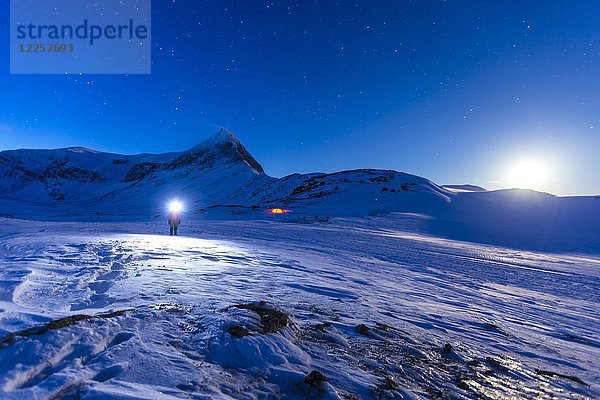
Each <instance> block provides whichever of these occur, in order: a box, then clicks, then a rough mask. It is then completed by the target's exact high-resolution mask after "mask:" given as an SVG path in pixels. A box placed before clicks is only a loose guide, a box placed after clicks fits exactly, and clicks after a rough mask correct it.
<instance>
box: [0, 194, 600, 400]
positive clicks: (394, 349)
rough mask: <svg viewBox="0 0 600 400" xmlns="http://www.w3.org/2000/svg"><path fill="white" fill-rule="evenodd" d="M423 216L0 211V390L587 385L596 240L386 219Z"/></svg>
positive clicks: (219, 394) (597, 333)
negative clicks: (100, 219)
mask: <svg viewBox="0 0 600 400" xmlns="http://www.w3.org/2000/svg"><path fill="white" fill-rule="evenodd" d="M473 195H485V193H474V194H473ZM427 218H429V217H427ZM427 218H425V217H423V216H421V215H416V216H409V215H385V216H371V217H362V218H350V219H341V218H330V219H329V220H327V221H325V220H322V219H308V218H298V219H287V220H283V219H281V220H278V221H264V220H258V221H199V220H189V219H188V220H184V223H183V225H182V227H181V231H182V233H183V234H185V235H186V236H180V237H169V236H165V235H164V232H165V231H166V229H165V228H166V227H165V226H164V225H165V223H164V222H161V223H156V222H147V223H74V222H32V221H24V220H14V219H2V220H0V223H1V224H0V397H1V398H3V399H52V398H64V399H80V398H81V399H106V398H109V399H181V398H185V399H189V398H192V399H210V398H214V399H255V398H283V397H285V398H290V399H294V398H297V399H303V398H315V399H316V398H327V399H336V398H341V399H368V398H397V399H421V398H457V399H461V398H465V399H466V398H490V399H509V398H510V399H515V398H519V399H520V398H576V399H592V398H598V396H600V376H599V372H598V371H600V362H599V361H598V360H600V310H599V308H598V304H599V302H600V257H599V256H598V255H597V253H596V254H587V255H584V254H560V253H552V254H550V253H542V252H532V251H524V250H513V249H509V248H504V247H495V246H490V245H482V244H475V243H467V242H461V241H457V240H451V239H447V238H445V239H444V238H440V237H437V236H432V235H430V234H427V233H426V232H425V231H424V230H423V229H406V230H401V229H398V226H408V225H406V221H407V220H409V221H412V223H414V224H416V223H417V222H416V221H419V220H420V219H425V220H428V219H427ZM284 221H287V222H284ZM294 222H296V223H294ZM261 301H265V302H266V303H264V304H261V303H259V302H261ZM248 304H252V306H247V305H248ZM236 305H237V306H238V307H236ZM252 307H254V309H255V310H256V307H263V309H267V310H273V309H277V310H280V311H281V312H283V313H284V314H285V315H287V316H289V321H284V323H282V324H281V325H280V326H279V327H276V329H274V330H273V332H266V330H265V326H266V325H265V323H264V321H263V320H262V317H261V315H259V313H258V312H257V311H253V309H252ZM74 315H81V316H82V317H78V318H75V319H72V320H64V319H62V320H61V318H65V317H73V316H74ZM91 317H94V318H91ZM52 321H55V322H53V323H52ZM278 321H279V322H281V319H279V320H278ZM32 327H33V328H34V329H31V328H32ZM36 327H37V329H35V328H36ZM233 327H236V328H234V329H232V330H230V329H231V328H233ZM279 328H281V329H279ZM236 329H237V331H236ZM230 332H234V333H235V332H242V333H244V332H245V333H248V334H249V335H247V336H242V337H240V338H237V337H236V336H235V335H234V334H232V333H230ZM245 333H244V334H245ZM240 336H241V335H240ZM312 371H319V372H320V373H322V374H323V375H324V376H325V377H326V380H325V381H323V382H321V381H320V380H319V379H315V377H317V378H318V377H319V375H318V374H315V373H313V374H312V375H310V376H311V378H307V376H309V374H310V373H311V372H312Z"/></svg>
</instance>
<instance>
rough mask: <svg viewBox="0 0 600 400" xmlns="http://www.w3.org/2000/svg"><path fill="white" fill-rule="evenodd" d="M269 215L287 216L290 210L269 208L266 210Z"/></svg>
mask: <svg viewBox="0 0 600 400" xmlns="http://www.w3.org/2000/svg"><path fill="white" fill-rule="evenodd" d="M267 211H268V212H269V213H270V214H287V213H289V212H290V210H284V209H283V208H271V209H270V210H267Z"/></svg>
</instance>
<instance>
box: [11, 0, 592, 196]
mask: <svg viewBox="0 0 600 400" xmlns="http://www.w3.org/2000/svg"><path fill="white" fill-rule="evenodd" d="M8 3H9V2H8V1H3V2H2V5H1V6H0V7H1V8H0V20H1V21H4V23H3V24H2V27H1V28H0V47H1V50H2V54H4V57H2V59H1V60H2V61H1V62H0V93H1V95H0V150H4V149H12V148H21V147H27V148H56V147H66V146H85V147H90V148H94V149H97V150H103V151H111V152H119V153H139V152H167V151H176V150H184V149H186V148H189V147H192V146H193V145H195V144H197V143H198V142H200V141H201V140H202V139H204V138H205V137H207V136H209V135H210V134H212V133H214V131H216V130H217V129H218V128H219V127H221V126H223V127H226V128H228V129H229V130H231V131H232V132H234V133H235V134H236V135H237V136H238V137H239V138H240V139H241V140H242V142H243V143H244V144H245V145H246V147H248V149H249V150H250V152H251V153H252V154H253V155H254V156H255V157H256V158H257V159H258V160H259V161H260V162H261V163H262V164H263V165H264V167H265V170H266V171H267V173H268V174H270V175H273V176H283V175H286V174H290V173H293V172H315V171H321V172H331V171H335V170H342V169H351V168H365V167H372V168H390V169H396V170H400V171H405V172H409V173H414V174H417V175H421V176H424V177H427V178H429V179H431V180H433V181H435V182H436V183H439V184H449V183H473V184H478V185H482V186H484V187H487V188H491V189H495V188H502V187H513V186H518V185H522V184H521V182H522V181H523V180H522V179H520V174H525V175H527V176H526V178H527V179H525V181H526V182H527V183H525V184H524V185H525V186H529V187H533V188H536V189H539V190H544V191H550V192H552V193H556V194H599V193H600V157H599V156H598V155H599V153H600V42H599V41H600V1H598V0H577V1H554V0H544V1H542V0H538V1H535V0H530V1H503V0H498V1H485V0H478V1H473V0H469V1H467V0H447V1H441V0H427V1H425V0H423V1H417V0H413V1H408V0H406V1H405V0H387V1H380V0H363V1H350V0H348V1H342V0H340V1H326V0H321V1H316V0H314V1H259V0H239V1H226V0H209V1H200V0H155V1H153V4H152V6H153V11H152V14H153V15H152V42H153V49H152V57H153V62H152V74H151V75H146V76H144V75H141V76H135V75H132V76H125V75H82V76H74V75H69V76H61V75H58V76H53V75H39V76H35V75H10V74H9V60H8V46H9V32H8V19H9V7H8ZM531 165H533V166H534V167H531ZM515 168H516V171H515ZM515 174H517V175H519V176H517V177H515Z"/></svg>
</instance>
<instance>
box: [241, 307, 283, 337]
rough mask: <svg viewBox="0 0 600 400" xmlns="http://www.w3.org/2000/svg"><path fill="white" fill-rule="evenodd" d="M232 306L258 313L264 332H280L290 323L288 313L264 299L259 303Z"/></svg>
mask: <svg viewBox="0 0 600 400" xmlns="http://www.w3.org/2000/svg"><path fill="white" fill-rule="evenodd" d="M232 307H235V308H239V309H243V310H250V311H254V312H255V313H257V314H258V316H259V317H260V323H261V325H262V333H265V334H266V333H275V332H279V330H281V329H282V328H285V327H286V326H287V325H288V323H289V317H288V316H287V315H285V314H284V313H283V312H281V311H280V310H278V309H277V308H275V307H274V306H271V305H269V304H267V303H266V302H264V301H261V302H260V303H258V304H256V303H250V304H236V305H233V306H232Z"/></svg>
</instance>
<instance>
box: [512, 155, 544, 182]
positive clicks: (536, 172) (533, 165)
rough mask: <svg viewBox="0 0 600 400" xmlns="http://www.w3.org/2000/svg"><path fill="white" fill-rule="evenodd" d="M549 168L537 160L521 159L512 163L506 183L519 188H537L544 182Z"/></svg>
mask: <svg viewBox="0 0 600 400" xmlns="http://www.w3.org/2000/svg"><path fill="white" fill-rule="evenodd" d="M548 176H549V168H548V166H547V165H546V164H544V163H543V162H541V161H538V160H533V159H531V160H522V161H519V162H517V163H516V164H514V165H513V166H512V167H511V168H510V170H509V172H508V183H509V184H510V185H511V186H512V187H516V188H519V189H534V188H539V187H540V186H541V185H543V184H544V183H546V181H547V179H548Z"/></svg>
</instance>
